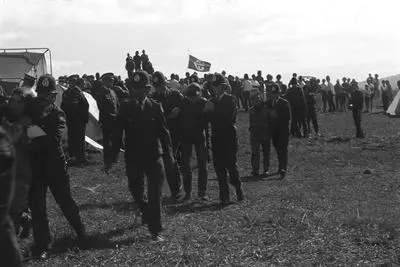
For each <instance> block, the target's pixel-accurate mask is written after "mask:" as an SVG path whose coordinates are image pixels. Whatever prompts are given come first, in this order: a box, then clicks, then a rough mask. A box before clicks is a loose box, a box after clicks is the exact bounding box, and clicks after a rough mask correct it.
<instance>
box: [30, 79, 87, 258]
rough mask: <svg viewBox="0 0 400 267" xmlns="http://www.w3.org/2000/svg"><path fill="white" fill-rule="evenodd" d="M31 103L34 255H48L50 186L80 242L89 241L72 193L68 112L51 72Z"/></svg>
mask: <svg viewBox="0 0 400 267" xmlns="http://www.w3.org/2000/svg"><path fill="white" fill-rule="evenodd" d="M36 91H37V93H38V97H37V98H36V99H34V102H33V103H32V108H31V113H32V124H33V125H34V126H36V128H37V129H39V130H37V132H38V134H36V135H35V137H32V138H33V139H32V140H31V163H32V164H31V166H32V184H31V189H30V192H29V203H30V207H31V211H32V223H33V241H34V246H33V250H32V256H37V257H39V258H41V259H46V258H47V257H48V250H49V249H50V247H51V236H50V229H49V221H48V219H47V212H46V195H47V194H46V193H47V189H48V188H49V189H50V191H51V192H52V194H53V196H54V198H55V200H56V202H57V204H58V205H59V206H60V208H61V211H62V212H63V214H64V216H65V217H66V218H67V220H68V222H69V223H70V224H71V226H72V227H73V228H74V230H75V232H76V234H77V236H78V240H79V243H80V244H81V245H85V244H86V236H85V228H84V225H83V223H82V221H81V217H80V215H79V210H78V207H77V205H76V203H75V201H74V200H73V199H72V196H71V189H70V180H69V175H68V171H67V168H66V161H65V155H64V152H63V149H62V143H61V137H62V135H63V132H64V130H65V126H66V125H65V124H66V123H65V114H64V112H62V111H61V110H60V109H59V108H58V107H57V106H56V105H55V104H54V101H55V99H56V94H57V90H56V82H55V80H54V78H53V77H52V76H50V75H44V76H41V77H40V78H39V80H38V83H37V87H36Z"/></svg>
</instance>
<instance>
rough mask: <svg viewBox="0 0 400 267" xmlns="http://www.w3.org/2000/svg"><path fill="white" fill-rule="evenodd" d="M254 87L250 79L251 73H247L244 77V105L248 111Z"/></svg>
mask: <svg viewBox="0 0 400 267" xmlns="http://www.w3.org/2000/svg"><path fill="white" fill-rule="evenodd" d="M252 89H253V84H252V83H251V81H250V80H249V75H248V74H247V73H246V74H245V75H244V79H243V106H244V110H245V111H246V112H247V111H248V110H249V107H250V105H251V104H250V92H251V90H252Z"/></svg>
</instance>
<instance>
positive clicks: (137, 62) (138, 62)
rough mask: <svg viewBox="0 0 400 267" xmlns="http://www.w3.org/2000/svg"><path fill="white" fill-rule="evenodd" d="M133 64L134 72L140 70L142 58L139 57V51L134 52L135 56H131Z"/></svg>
mask: <svg viewBox="0 0 400 267" xmlns="http://www.w3.org/2000/svg"><path fill="white" fill-rule="evenodd" d="M133 62H134V63H135V71H138V70H141V69H142V58H141V57H140V55H139V51H136V52H135V55H134V56H133Z"/></svg>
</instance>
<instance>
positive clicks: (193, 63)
mask: <svg viewBox="0 0 400 267" xmlns="http://www.w3.org/2000/svg"><path fill="white" fill-rule="evenodd" d="M188 68H189V69H193V70H196V71H200V72H208V71H210V68H211V63H209V62H206V61H202V60H200V59H197V58H195V57H194V56H192V55H189V65H188Z"/></svg>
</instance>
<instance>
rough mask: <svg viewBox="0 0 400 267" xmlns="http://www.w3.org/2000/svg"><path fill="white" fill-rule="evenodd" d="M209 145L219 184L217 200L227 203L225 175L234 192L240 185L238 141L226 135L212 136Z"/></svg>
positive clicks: (227, 192)
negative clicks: (210, 145) (234, 188)
mask: <svg viewBox="0 0 400 267" xmlns="http://www.w3.org/2000/svg"><path fill="white" fill-rule="evenodd" d="M211 144H212V155H213V162H214V168H215V173H216V174H217V179H218V184H219V198H220V200H221V201H229V200H230V195H229V184H228V176H227V173H229V177H230V180H229V183H230V184H231V185H233V186H234V187H236V190H238V189H239V188H241V185H242V182H241V181H240V177H239V171H238V167H237V152H238V141H237V139H236V137H231V136H227V135H225V136H224V135H222V136H221V137H217V136H215V135H214V137H212V138H211Z"/></svg>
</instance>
